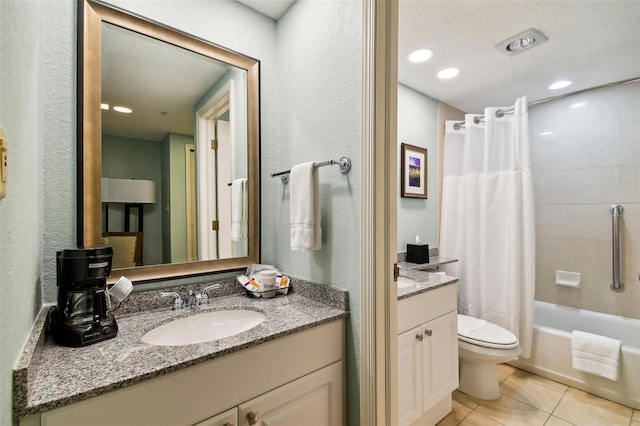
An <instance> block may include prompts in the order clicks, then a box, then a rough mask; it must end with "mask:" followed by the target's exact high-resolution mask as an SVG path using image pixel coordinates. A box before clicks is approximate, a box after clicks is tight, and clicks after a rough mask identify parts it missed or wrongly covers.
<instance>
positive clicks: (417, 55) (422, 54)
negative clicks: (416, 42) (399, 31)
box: [409, 49, 433, 63]
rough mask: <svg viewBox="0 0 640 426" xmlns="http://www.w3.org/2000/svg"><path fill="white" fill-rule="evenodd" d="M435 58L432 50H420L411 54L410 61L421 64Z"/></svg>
mask: <svg viewBox="0 0 640 426" xmlns="http://www.w3.org/2000/svg"><path fill="white" fill-rule="evenodd" d="M432 56H433V50H431V49H418V50H414V51H413V52H411V54H409V60H410V61H411V62H414V63H420V62H424V61H427V60H429V58H431V57H432Z"/></svg>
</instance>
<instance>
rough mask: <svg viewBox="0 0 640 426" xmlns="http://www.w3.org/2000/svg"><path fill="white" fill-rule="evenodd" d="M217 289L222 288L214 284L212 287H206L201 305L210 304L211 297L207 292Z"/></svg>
mask: <svg viewBox="0 0 640 426" xmlns="http://www.w3.org/2000/svg"><path fill="white" fill-rule="evenodd" d="M217 288H220V284H213V285H210V286H208V287H205V288H204V289H202V293H201V295H202V302H201V303H202V304H203V305H206V304H207V303H209V295H208V294H207V291H208V290H213V289H217Z"/></svg>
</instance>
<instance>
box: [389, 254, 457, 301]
mask: <svg viewBox="0 0 640 426" xmlns="http://www.w3.org/2000/svg"><path fill="white" fill-rule="evenodd" d="M404 263H406V262H404ZM411 265H414V264H413V263H412V264H411ZM400 276H401V277H403V276H404V277H407V278H410V279H412V280H414V281H415V284H413V285H409V286H407V287H400V286H399V287H398V300H401V299H406V298H407V297H411V296H415V295H416V294H420V293H424V292H426V291H431V290H435V289H436V288H440V287H444V286H447V285H451V284H455V283H457V282H458V278H456V277H451V276H448V275H445V274H444V272H438V273H434V272H427V271H423V270H418V269H405V268H404V267H402V266H401V268H400Z"/></svg>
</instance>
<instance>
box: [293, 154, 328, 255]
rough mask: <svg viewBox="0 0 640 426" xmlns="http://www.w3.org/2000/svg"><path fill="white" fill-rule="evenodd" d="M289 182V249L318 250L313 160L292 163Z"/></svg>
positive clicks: (319, 231) (319, 236) (319, 237)
mask: <svg viewBox="0 0 640 426" xmlns="http://www.w3.org/2000/svg"><path fill="white" fill-rule="evenodd" d="M289 182H290V185H291V209H290V220H291V250H305V251H309V250H320V248H321V247H322V228H321V227H320V194H319V185H318V171H317V170H316V168H315V167H314V163H313V161H311V162H308V163H302V164H298V165H295V166H293V167H292V168H291V174H290V176H289Z"/></svg>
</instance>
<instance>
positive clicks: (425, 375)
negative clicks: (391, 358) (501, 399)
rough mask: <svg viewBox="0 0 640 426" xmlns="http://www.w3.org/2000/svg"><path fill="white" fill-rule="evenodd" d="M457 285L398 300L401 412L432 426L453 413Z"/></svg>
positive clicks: (406, 419)
mask: <svg viewBox="0 0 640 426" xmlns="http://www.w3.org/2000/svg"><path fill="white" fill-rule="evenodd" d="M456 297H457V286H456V285H455V284H452V285H448V286H445V287H440V288H438V289H435V290H431V291H428V292H425V293H421V294H418V295H415V296H412V297H408V298H405V299H402V300H400V301H398V333H399V334H398V416H399V423H400V424H401V425H410V424H420V425H429V424H431V425H433V424H436V423H437V422H438V421H440V420H441V419H442V418H443V417H445V416H446V415H447V414H448V413H449V412H450V411H451V392H453V391H454V390H455V389H456V388H457V387H458V334H457V302H456V300H457V299H456Z"/></svg>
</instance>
